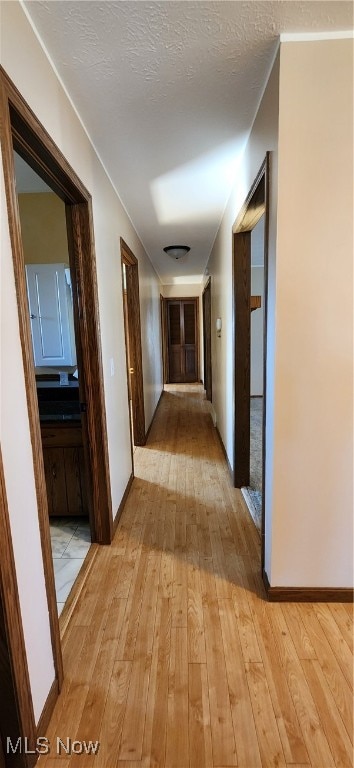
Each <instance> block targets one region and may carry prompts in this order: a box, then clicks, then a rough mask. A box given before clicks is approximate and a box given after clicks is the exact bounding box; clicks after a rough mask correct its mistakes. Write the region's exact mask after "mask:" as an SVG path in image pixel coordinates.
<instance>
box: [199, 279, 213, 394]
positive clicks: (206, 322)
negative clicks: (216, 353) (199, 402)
mask: <svg viewBox="0 0 354 768" xmlns="http://www.w3.org/2000/svg"><path fill="white" fill-rule="evenodd" d="M202 298H203V345H204V389H205V392H206V398H207V400H210V402H211V401H212V395H213V385H212V363H211V277H209V279H208V281H207V283H206V285H205V288H204V291H203V296H202Z"/></svg>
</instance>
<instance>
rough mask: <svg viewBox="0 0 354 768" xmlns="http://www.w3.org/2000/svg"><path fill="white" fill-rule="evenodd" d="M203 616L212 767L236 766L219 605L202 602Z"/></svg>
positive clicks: (215, 601) (211, 602)
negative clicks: (221, 640)
mask: <svg viewBox="0 0 354 768" xmlns="http://www.w3.org/2000/svg"><path fill="white" fill-rule="evenodd" d="M203 612H204V628H205V646H206V658H207V669H208V682H209V701H210V715H211V734H212V744H213V760H214V765H231V766H232V765H237V756H236V746H235V737H234V730H233V723H232V716H231V706H230V697H229V688H228V681H227V675H226V668H225V657H224V651H223V646H222V643H221V642H220V639H221V626H220V618H219V606H218V601H217V600H212V601H207V600H205V601H204V604H203Z"/></svg>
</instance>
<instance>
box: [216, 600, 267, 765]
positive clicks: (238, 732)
mask: <svg viewBox="0 0 354 768" xmlns="http://www.w3.org/2000/svg"><path fill="white" fill-rule="evenodd" d="M219 615H220V623H221V632H222V639H223V644H224V655H225V663H226V673H227V680H228V686H229V692H230V702H231V712H232V721H233V726H234V733H235V741H236V746H237V759H238V766H239V768H248V765H252V767H253V768H258V766H261V765H262V762H261V756H260V752H259V747H258V739H257V733H256V727H255V722H254V717H253V710H252V705H251V699H250V693H249V689H248V683H247V676H246V670H245V664H244V660H243V656H242V650H241V643H240V639H239V634H238V628H237V620H236V615H235V612H234V609H233V602H232V600H220V601H219Z"/></svg>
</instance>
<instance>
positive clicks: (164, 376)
mask: <svg viewBox="0 0 354 768" xmlns="http://www.w3.org/2000/svg"><path fill="white" fill-rule="evenodd" d="M160 318H161V357H162V380H163V383H164V384H167V381H168V347H167V304H166V299H165V298H164V297H163V296H162V295H161V293H160Z"/></svg>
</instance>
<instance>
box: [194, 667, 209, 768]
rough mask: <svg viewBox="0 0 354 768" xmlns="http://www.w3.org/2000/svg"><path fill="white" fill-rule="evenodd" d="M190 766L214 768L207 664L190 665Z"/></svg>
mask: <svg viewBox="0 0 354 768" xmlns="http://www.w3.org/2000/svg"><path fill="white" fill-rule="evenodd" d="M188 699H189V753H190V754H189V765H190V768H196V766H198V768H213V751H212V743H211V726H210V707H209V690H208V674H207V668H206V664H189V690H188Z"/></svg>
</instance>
